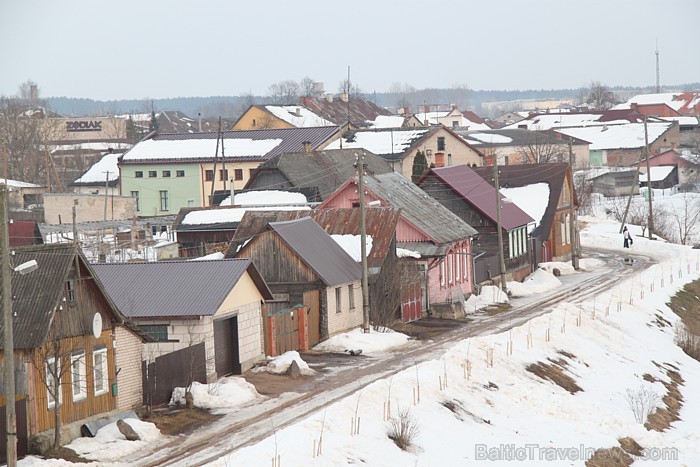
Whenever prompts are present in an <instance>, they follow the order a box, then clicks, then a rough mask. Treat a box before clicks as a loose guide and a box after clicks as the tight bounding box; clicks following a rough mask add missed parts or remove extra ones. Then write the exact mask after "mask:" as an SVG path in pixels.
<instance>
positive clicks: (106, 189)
mask: <svg viewBox="0 0 700 467" xmlns="http://www.w3.org/2000/svg"><path fill="white" fill-rule="evenodd" d="M110 173H111V172H110V171H109V170H107V171H106V172H104V174H105V220H107V198H108V195H107V192H108V191H109V174H110Z"/></svg>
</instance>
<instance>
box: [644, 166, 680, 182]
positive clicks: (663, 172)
mask: <svg viewBox="0 0 700 467" xmlns="http://www.w3.org/2000/svg"><path fill="white" fill-rule="evenodd" d="M674 168H675V167H674V166H672V165H659V166H654V167H650V169H651V181H652V182H660V181H661V180H664V179H665V178H666V177H668V176H669V174H670V173H671V172H673V169H674ZM643 170H644V173H642V172H641V171H640V174H639V181H640V182H646V181H647V174H646V168H644V169H643Z"/></svg>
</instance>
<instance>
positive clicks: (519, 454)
mask: <svg viewBox="0 0 700 467" xmlns="http://www.w3.org/2000/svg"><path fill="white" fill-rule="evenodd" d="M581 220H582V222H584V223H585V224H586V228H585V229H584V230H583V231H582V233H581V240H582V244H583V246H584V248H585V247H602V248H607V249H617V250H619V251H621V252H623V251H625V250H624V249H623V248H622V236H621V235H620V234H619V233H618V230H619V224H616V223H611V222H607V221H600V220H598V219H596V218H583V219H581ZM636 229H637V228H636V227H634V226H633V227H632V230H633V233H634V234H638V233H641V231H639V232H637V231H636ZM631 250H632V251H634V252H635V253H639V254H646V255H649V256H651V257H653V258H654V259H656V260H657V261H658V262H659V264H657V265H654V266H651V267H650V268H648V269H647V270H645V271H643V272H641V273H639V272H635V273H633V274H630V275H629V276H622V277H620V281H619V282H618V285H617V286H615V287H613V288H611V289H609V290H607V291H606V292H603V293H600V294H599V295H597V296H595V297H593V298H591V299H589V300H587V301H584V302H583V303H581V304H578V303H577V304H573V303H566V302H564V303H561V304H559V305H558V306H556V307H555V308H553V309H552V310H551V311H549V312H548V313H546V314H544V315H542V316H540V317H538V318H535V319H532V320H530V321H529V322H527V323H526V324H524V325H522V326H520V327H516V328H514V329H512V330H510V331H507V332H504V333H498V334H493V335H489V336H480V337H475V338H471V339H467V340H463V341H460V342H455V343H454V344H453V345H452V346H451V347H450V348H449V349H448V350H446V352H445V353H444V355H443V356H442V358H440V359H438V360H434V361H429V362H425V363H421V364H419V365H418V366H417V367H414V368H411V369H408V370H405V371H402V372H400V373H398V374H396V375H394V376H393V377H391V378H388V379H384V380H380V381H377V382H375V383H372V384H370V385H368V386H366V387H364V388H362V389H361V390H359V391H357V392H356V394H354V395H353V396H350V397H347V398H345V399H344V400H340V401H339V402H336V403H334V404H332V405H330V406H329V407H328V408H327V409H325V410H324V411H322V412H317V413H315V414H313V415H311V416H309V417H308V418H306V419H304V420H303V421H301V422H298V423H296V424H294V425H291V426H289V427H287V428H284V429H279V430H276V431H274V432H273V425H274V423H275V421H274V419H271V420H270V437H268V438H267V439H264V440H262V441H260V442H259V443H257V444H255V445H253V446H249V447H246V448H243V449H240V450H238V451H235V452H233V453H231V454H229V455H225V456H223V457H221V458H220V459H218V460H216V461H214V462H212V463H211V464H209V465H212V466H221V467H225V466H249V465H250V466H257V465H262V466H269V465H273V466H274V465H275V461H279V465H283V466H349V465H358V464H360V465H368V466H440V467H443V466H450V465H478V464H484V465H518V466H520V465H532V466H542V465H553V466H560V465H584V461H585V459H586V458H588V457H589V456H590V455H591V454H592V453H593V451H594V450H596V449H598V448H610V447H613V446H618V441H617V440H618V439H620V438H624V437H631V438H633V439H634V440H636V441H637V442H638V443H639V444H640V445H641V446H642V447H644V448H645V449H646V450H645V456H642V457H638V458H635V465H654V466H656V465H673V466H679V465H686V466H696V465H700V430H698V423H697V419H698V416H700V363H699V362H697V361H695V360H692V359H691V358H690V357H688V356H687V355H686V354H685V353H683V352H682V351H681V349H680V348H678V347H677V346H676V345H675V344H674V328H673V326H672V325H673V324H675V323H677V322H678V318H677V317H676V315H675V314H674V313H673V312H671V311H670V310H669V309H668V307H667V306H666V302H667V301H668V300H669V297H671V296H672V295H673V294H674V293H675V292H676V291H677V290H678V289H679V288H680V287H682V286H683V284H685V283H687V282H690V281H692V280H694V279H697V278H698V277H700V275H699V273H698V271H699V269H700V250H692V249H690V248H688V247H682V246H679V245H675V244H669V243H665V242H661V241H650V240H647V239H644V238H641V237H638V238H636V239H635V242H634V244H633V246H632V249H631ZM628 251H629V250H628ZM581 265H582V268H583V269H593V268H595V267H596V266H597V264H596V260H591V259H586V258H584V260H583V261H582V264H581ZM545 266H546V267H545V269H546V270H548V271H551V270H552V269H553V268H555V267H556V268H558V269H559V270H560V272H561V273H562V274H563V275H567V274H576V272H574V271H573V270H571V268H570V266H569V265H567V264H566V263H563V264H562V263H552V264H548V265H545ZM555 280H556V282H555ZM557 282H559V279H558V278H556V277H554V276H553V275H552V274H551V273H550V272H546V271H544V270H543V271H539V272H537V273H536V274H534V275H533V276H532V277H531V278H529V280H526V281H524V283H523V284H521V286H522V288H521V290H518V292H517V293H518V294H521V295H522V296H527V295H529V294H533V293H546V292H547V291H548V290H552V288H556V287H558V286H559V285H558V284H557ZM508 286H509V288H510V289H511V290H514V289H516V288H517V287H518V286H515V285H514V284H513V283H509V284H508ZM486 293H487V294H491V296H492V297H495V298H496V299H498V298H499V297H498V294H497V293H495V292H494V291H492V290H487V291H486ZM482 295H484V294H483V293H482ZM482 298H483V302H484V304H486V303H489V302H492V301H498V300H492V299H490V298H489V299H487V298H486V297H482ZM467 303H469V302H467ZM667 322H668V323H671V325H668V324H666V323H667ZM405 342H406V337H405V336H402V335H401V334H398V333H395V334H382V333H371V334H370V335H364V334H362V333H360V332H357V331H355V332H352V333H348V334H344V335H341V336H336V337H334V338H333V339H331V340H329V341H326V342H324V343H323V344H321V345H320V346H318V347H317V348H316V350H322V351H342V350H344V349H348V348H358V349H359V348H361V349H363V352H364V353H366V354H370V355H379V354H381V353H382V352H384V351H386V350H388V349H390V348H396V347H397V346H401V345H404V343H405ZM296 358H298V354H297V355H296V356H295V355H293V354H292V355H288V354H285V355H284V356H282V357H281V358H280V359H279V360H278V361H277V362H276V363H275V364H273V367H275V368H276V371H282V370H283V369H285V368H286V366H288V365H289V364H290V363H291V361H292V360H293V359H296ZM537 363H543V364H552V365H554V366H556V367H558V368H559V369H560V371H561V373H562V374H564V375H567V376H568V377H569V378H570V379H571V381H572V382H573V385H569V386H568V387H567V388H568V389H569V390H567V389H564V388H563V387H561V386H559V385H556V384H554V383H552V382H550V381H548V380H544V379H541V378H540V377H538V376H536V375H535V374H533V373H532V372H530V371H527V370H526V368H527V367H528V366H529V365H532V364H537ZM675 368H677V369H678V372H679V373H680V375H681V376H682V378H683V380H684V382H683V384H682V385H681V386H679V390H680V392H681V395H682V396H683V400H684V401H683V406H682V408H681V410H680V420H679V421H676V422H673V423H672V425H671V428H670V429H668V430H666V431H664V432H656V431H649V430H647V429H646V428H644V426H643V425H642V424H641V423H639V422H637V421H636V420H635V416H634V413H633V411H632V410H631V408H630V407H629V405H628V402H627V399H626V396H627V393H628V391H638V390H639V389H640V388H644V389H646V390H648V391H651V392H653V393H656V394H658V395H659V396H664V395H665V394H666V388H665V386H664V385H663V384H662V381H664V382H668V381H669V380H670V379H669V375H668V372H667V370H669V369H675ZM243 383H244V382H242V381H241V379H240V378H228V379H226V380H223V381H222V382H219V383H217V384H216V385H215V387H207V386H206V385H200V386H197V387H196V388H195V404H197V405H200V406H203V407H211V408H214V409H216V410H229V411H230V410H236V408H237V407H238V408H240V407H245V406H250V405H251V404H258V403H260V401H261V400H262V399H263V398H262V396H260V395H258V394H257V393H256V392H255V389H254V388H253V387H252V386H250V385H247V383H246V384H243ZM576 388H578V389H580V390H576ZM570 391H571V392H570ZM389 408H390V409H389ZM389 410H390V411H391V413H390V414H389ZM402 412H403V413H404V414H408V417H409V418H410V420H411V421H412V422H413V423H414V424H415V427H416V429H417V430H418V433H417V435H416V436H415V437H414V438H413V443H412V446H411V447H410V448H409V449H408V450H406V451H403V450H401V449H399V448H398V447H397V446H396V444H395V443H394V442H393V441H392V440H391V439H389V437H388V436H387V431H388V429H389V426H390V422H389V421H388V419H389V418H391V417H397V416H398V415H399V414H400V413H402ZM148 425H149V424H143V423H138V424H137V425H136V426H135V428H136V429H137V431H139V433H141V432H143V433H144V436H145V437H146V439H147V441H146V442H153V441H154V438H153V437H154V436H155V437H156V438H157V437H158V436H160V435H158V434H157V433H155V434H153V430H152V429H151V428H148ZM103 431H104V434H102V433H103ZM135 443H143V442H128V441H126V440H124V439H123V437H121V435H120V434H119V432H118V431H116V430H115V429H114V428H113V426H111V425H110V426H107V427H105V428H103V429H102V430H100V432H99V433H98V437H96V438H94V439H80V440H76V441H74V442H73V443H72V444H71V445H70V446H69V447H71V448H74V449H76V451H79V452H80V453H82V455H84V456H85V457H87V458H89V459H93V460H95V463H94V464H93V465H119V464H118V458H119V456H118V455H115V453H121V454H122V455H126V454H128V452H133V450H134V449H136V450H138V449H142V448H143V444H140V445H136V444H135ZM193 461H196V459H193ZM49 464H50V465H68V463H65V462H63V461H43V460H39V459H36V458H28V459H25V460H22V461H20V465H21V466H29V465H49Z"/></svg>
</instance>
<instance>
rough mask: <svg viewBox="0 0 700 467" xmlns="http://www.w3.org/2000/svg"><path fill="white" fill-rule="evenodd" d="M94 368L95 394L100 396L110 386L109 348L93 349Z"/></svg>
mask: <svg viewBox="0 0 700 467" xmlns="http://www.w3.org/2000/svg"><path fill="white" fill-rule="evenodd" d="M92 368H93V371H94V379H95V395H96V396H99V395H100V394H104V393H106V392H107V387H108V386H109V372H108V371H107V368H108V367H107V349H106V348H104V347H101V348H96V349H95V350H93V351H92Z"/></svg>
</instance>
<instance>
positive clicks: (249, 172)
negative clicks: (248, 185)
mask: <svg viewBox="0 0 700 467" xmlns="http://www.w3.org/2000/svg"><path fill="white" fill-rule="evenodd" d="M255 170H256V169H248V177H250V178H253V176H254V175H255Z"/></svg>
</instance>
